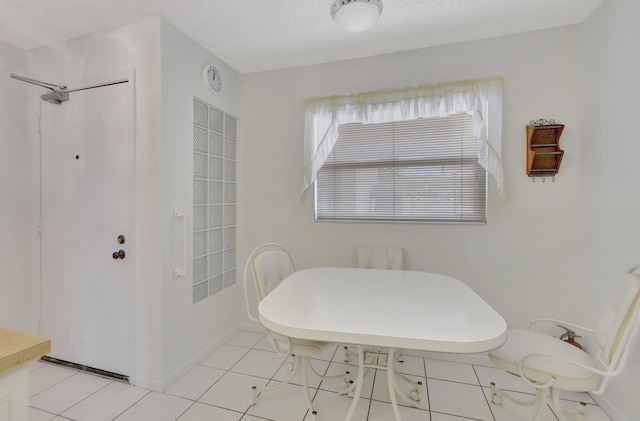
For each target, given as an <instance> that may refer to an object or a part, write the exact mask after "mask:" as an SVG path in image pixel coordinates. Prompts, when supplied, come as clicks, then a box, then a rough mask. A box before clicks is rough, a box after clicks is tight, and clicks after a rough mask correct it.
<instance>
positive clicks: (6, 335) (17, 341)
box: [0, 328, 51, 373]
mask: <svg viewBox="0 0 640 421" xmlns="http://www.w3.org/2000/svg"><path fill="white" fill-rule="evenodd" d="M0 337H1V339H2V342H3V343H0V373H4V372H5V371H8V370H11V369H13V368H16V367H18V366H20V365H22V364H24V363H26V362H28V361H30V360H34V359H36V358H39V357H41V356H43V355H45V354H48V353H49V352H50V351H51V340H49V339H45V338H41V337H39V336H33V335H27V334H25V333H20V332H13V331H10V330H7V329H1V328H0Z"/></svg>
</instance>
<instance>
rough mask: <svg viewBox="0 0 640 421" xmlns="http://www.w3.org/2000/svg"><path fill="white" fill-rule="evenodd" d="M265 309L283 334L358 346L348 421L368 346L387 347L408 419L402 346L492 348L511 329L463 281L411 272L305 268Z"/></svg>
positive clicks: (264, 319) (269, 322)
mask: <svg viewBox="0 0 640 421" xmlns="http://www.w3.org/2000/svg"><path fill="white" fill-rule="evenodd" d="M258 313H259V320H260V322H261V323H262V324H263V325H264V327H265V328H267V329H269V330H271V331H273V332H276V333H279V334H281V335H285V336H289V337H292V338H297V339H306V340H313V341H324V342H332V343H340V344H353V345H356V346H357V349H358V365H359V369H358V378H357V379H356V383H355V384H356V389H355V392H354V399H353V402H352V404H351V407H350V408H349V412H348V413H347V416H346V418H345V421H349V420H351V417H352V416H353V414H354V412H355V409H356V406H357V402H358V400H359V399H358V398H359V396H360V392H361V390H362V383H363V373H364V369H363V368H364V366H365V361H364V347H381V348H386V352H387V359H386V361H387V367H386V370H387V376H388V380H389V382H388V383H389V393H390V397H391V404H392V406H393V410H394V414H395V416H396V419H397V420H398V421H401V417H400V413H399V409H398V403H397V399H396V396H395V395H396V393H395V392H396V391H397V390H398V389H397V382H396V379H395V372H394V368H393V361H394V358H393V355H394V351H395V350H396V349H409V350H419V351H436V352H447V353H478V352H485V351H489V350H492V349H494V348H497V347H498V346H500V345H502V343H503V342H504V341H505V339H506V330H507V324H506V322H505V320H504V319H503V318H502V317H501V316H500V315H499V314H498V313H497V312H496V311H495V310H494V309H493V308H491V306H490V305H489V304H487V303H486V302H485V301H484V300H483V299H482V298H481V297H480V296H478V295H477V294H476V293H475V292H474V291H473V290H472V289H471V288H469V287H468V286H467V285H466V284H464V283H463V282H461V281H459V280H457V279H455V278H452V277H449V276H445V275H439V274H435V273H428V272H417V271H406V270H381V269H359V268H313V269H306V270H301V271H298V272H295V273H293V274H292V275H290V276H289V277H288V278H287V279H285V280H284V281H283V282H282V283H281V284H280V285H279V286H278V287H276V288H275V289H274V290H273V291H272V292H271V293H270V294H269V295H267V296H266V297H265V298H264V299H263V300H262V301H261V302H260V304H259V307H258ZM405 400H406V399H405Z"/></svg>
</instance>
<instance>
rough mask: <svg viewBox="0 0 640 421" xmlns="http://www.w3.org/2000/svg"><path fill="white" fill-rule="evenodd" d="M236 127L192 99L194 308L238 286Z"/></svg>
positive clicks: (234, 123)
mask: <svg viewBox="0 0 640 421" xmlns="http://www.w3.org/2000/svg"><path fill="white" fill-rule="evenodd" d="M236 123H237V121H236V119H235V118H233V117H231V116H229V115H227V114H225V113H224V112H222V111H220V110H218V109H216V108H214V107H212V106H210V105H208V104H206V103H204V102H202V101H199V100H197V99H195V98H194V100H193V302H194V303H196V302H198V301H201V300H204V299H205V298H207V297H208V296H210V295H213V294H215V293H216V292H219V291H221V290H222V289H224V288H226V287H228V286H231V285H233V284H235V283H236Z"/></svg>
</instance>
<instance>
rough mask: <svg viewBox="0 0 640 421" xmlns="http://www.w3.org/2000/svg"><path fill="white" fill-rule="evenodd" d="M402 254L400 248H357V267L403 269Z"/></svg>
mask: <svg viewBox="0 0 640 421" xmlns="http://www.w3.org/2000/svg"><path fill="white" fill-rule="evenodd" d="M403 255H404V252H403V250H402V248H400V247H372V246H359V247H358V267H360V268H366V269H393V270H402V269H404V259H403Z"/></svg>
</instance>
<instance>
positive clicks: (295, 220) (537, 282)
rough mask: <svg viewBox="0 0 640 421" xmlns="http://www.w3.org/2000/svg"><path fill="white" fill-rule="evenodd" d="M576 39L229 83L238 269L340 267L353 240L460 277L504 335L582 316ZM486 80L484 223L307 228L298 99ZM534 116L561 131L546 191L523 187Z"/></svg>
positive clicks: (507, 40)
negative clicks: (489, 124)
mask: <svg viewBox="0 0 640 421" xmlns="http://www.w3.org/2000/svg"><path fill="white" fill-rule="evenodd" d="M578 42H579V40H578V39H577V31H576V28H575V27H566V28H562V29H556V30H549V31H541V32H535V33H528V34H522V35H516V36H510V37H503V38H496V39H491V40H483V41H478V42H469V43H462V44H456V45H450V46H445V47H438V48H429V49H422V50H415V51H410V52H404V53H397V54H389V55H383V56H378V57H371V58H366V59H358V60H352V61H345V62H339V63H331V64H324V65H316V66H309V67H303V68H296V69H289V70H282V71H274V72H265V73H258V74H251V75H246V76H243V96H242V116H243V136H242V142H241V143H240V144H239V145H238V150H239V163H238V167H239V196H240V204H239V209H240V210H239V218H240V219H239V220H240V223H239V228H238V232H239V235H238V238H239V240H238V243H239V253H238V258H239V260H240V261H242V260H243V259H245V258H246V257H247V255H248V253H249V251H250V250H251V249H252V248H253V247H254V246H256V245H257V244H259V243H262V242H266V241H277V242H281V243H282V244H283V245H284V246H285V247H287V248H288V249H289V250H290V251H291V252H292V254H293V258H294V260H295V262H296V265H297V267H298V268H305V267H311V266H354V265H355V264H356V258H355V248H356V246H357V245H358V244H388V245H397V246H402V247H403V248H404V249H405V251H406V264H407V268H408V269H415V270H428V271H433V272H439V273H444V274H448V275H452V276H454V277H457V278H459V279H461V280H463V281H464V282H466V283H467V284H468V285H469V286H471V287H472V288H473V289H474V290H475V291H476V292H477V293H478V294H480V295H481V296H482V297H484V298H485V300H487V301H488V302H489V303H490V304H491V305H492V306H493V307H494V308H495V309H496V310H497V311H498V312H500V313H501V314H502V315H503V316H504V317H505V319H506V320H507V321H508V322H509V324H510V325H512V326H524V325H525V323H526V322H527V321H528V320H530V319H531V318H534V317H536V316H540V315H543V314H551V315H553V316H556V317H563V318H570V319H578V320H579V321H584V322H589V321H591V320H592V319H593V318H594V317H593V314H592V313H593V311H592V307H593V301H594V300H595V298H593V297H592V295H591V294H590V293H589V291H585V290H584V289H583V288H582V284H583V278H584V276H585V268H584V265H583V262H584V260H585V241H584V238H585V226H584V216H583V215H582V213H581V212H580V210H581V209H582V208H583V204H584V194H583V193H582V192H583V180H582V178H581V175H582V172H581V171H580V166H581V162H580V161H581V160H580V154H581V145H580V144H581V142H582V140H581V137H582V136H581V135H582V124H583V113H582V105H581V101H580V100H579V99H578V98H579V95H580V88H581V84H580V80H579V78H576V74H577V73H578V72H579V70H580V65H581V62H580V60H579V52H578V51H576V48H575V46H576V45H577V43H578ZM494 75H500V76H502V77H503V89H504V129H503V144H504V150H503V162H504V165H505V173H506V177H507V182H508V188H509V195H510V198H509V201H508V202H507V203H503V202H502V201H501V200H500V198H499V197H498V194H497V191H496V188H495V184H494V182H493V181H491V182H490V184H489V186H490V189H489V201H488V223H487V224H486V225H463V226H459V225H437V224H372V223H360V224H354V223H315V222H314V220H313V218H314V213H313V195H312V192H309V194H308V195H307V196H306V198H305V200H304V201H300V200H299V198H298V196H297V194H298V190H299V185H300V179H301V167H302V163H301V161H302V150H303V122H304V118H303V111H304V104H303V101H304V99H305V98H309V97H316V96H326V95H331V94H348V93H352V92H362V91H369V90H373V89H380V88H394V87H406V86H412V85H418V84H423V83H435V82H446V81H455V80H462V79H468V78H476V77H488V76H494ZM538 118H547V119H548V118H553V119H556V121H558V122H561V123H564V124H566V128H565V131H564V134H563V137H562V139H561V146H562V147H563V148H564V150H565V151H566V153H565V158H564V160H563V164H562V168H561V169H560V173H559V175H558V176H557V179H556V182H555V183H552V182H551V180H550V179H547V180H546V183H542V182H541V180H538V181H537V182H536V183H532V182H531V180H530V179H529V178H528V177H527V176H526V174H525V145H526V137H525V126H526V125H527V124H528V122H529V121H530V120H532V119H538ZM576 296H578V297H580V298H579V299H575V300H574V297H576ZM568 302H570V303H571V304H570V305H568V304H567V303H568Z"/></svg>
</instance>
